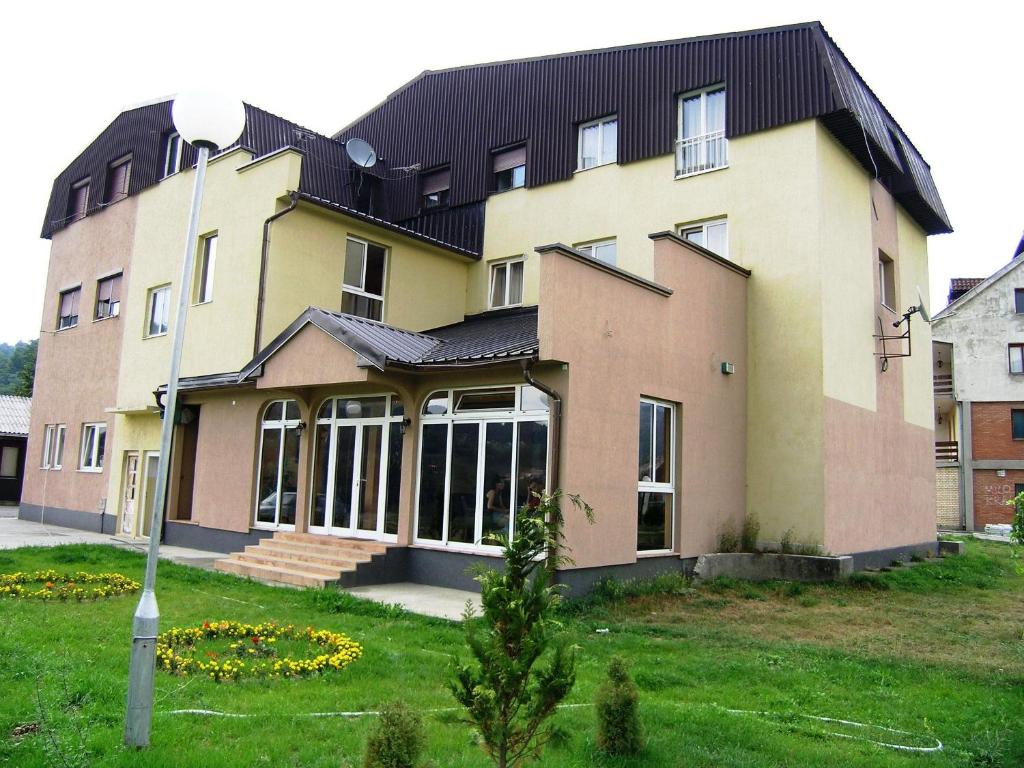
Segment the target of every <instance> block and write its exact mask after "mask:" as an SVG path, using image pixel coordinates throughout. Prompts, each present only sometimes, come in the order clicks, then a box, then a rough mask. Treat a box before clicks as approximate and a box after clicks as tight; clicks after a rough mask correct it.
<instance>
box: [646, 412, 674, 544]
mask: <svg viewBox="0 0 1024 768" xmlns="http://www.w3.org/2000/svg"><path fill="white" fill-rule="evenodd" d="M674 422H675V408H674V406H672V405H669V404H668V403H662V402H658V401H657V400H647V399H641V400H640V456H639V468H638V472H637V477H638V485H637V491H638V502H637V530H636V548H637V551H638V552H650V551H658V550H670V549H672V519H673V510H674V508H675V507H674V503H673V502H674V499H675V458H674V457H675V424H674Z"/></svg>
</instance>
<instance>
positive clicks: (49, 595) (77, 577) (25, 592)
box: [0, 569, 141, 601]
mask: <svg viewBox="0 0 1024 768" xmlns="http://www.w3.org/2000/svg"><path fill="white" fill-rule="evenodd" d="M140 586H141V585H140V584H139V582H137V581H132V580H131V579H129V578H128V577H127V576H122V575H121V574H120V573H85V572H84V571H78V572H77V573H58V572H57V571H54V570H52V569H51V570H48V571H34V572H32V573H23V572H21V571H19V572H18V573H3V574H0V597H18V598H21V599H23V600H61V601H65V600H77V601H82V600H96V599H97V598H100V597H115V596H117V595H126V594H129V593H131V592H138V591H139V587H140Z"/></svg>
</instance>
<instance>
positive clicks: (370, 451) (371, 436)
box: [356, 424, 384, 531]
mask: <svg viewBox="0 0 1024 768" xmlns="http://www.w3.org/2000/svg"><path fill="white" fill-rule="evenodd" d="M383 439H384V427H383V426H382V425H380V424H367V425H366V426H364V427H363V452H362V457H361V459H360V462H359V485H358V486H357V488H356V504H357V505H358V506H357V507H356V520H357V521H358V526H359V529H360V530H362V531H376V530H377V500H378V496H379V493H380V460H381V450H382V449H383V445H382V444H381V443H382V441H383Z"/></svg>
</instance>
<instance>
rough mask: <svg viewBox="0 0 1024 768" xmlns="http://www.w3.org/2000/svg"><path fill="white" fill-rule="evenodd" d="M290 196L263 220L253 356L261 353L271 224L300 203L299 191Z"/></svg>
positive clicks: (291, 193) (289, 194)
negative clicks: (285, 202) (279, 208)
mask: <svg viewBox="0 0 1024 768" xmlns="http://www.w3.org/2000/svg"><path fill="white" fill-rule="evenodd" d="M288 196H289V197H290V198H291V202H290V203H289V204H288V207H287V208H284V209H282V210H280V211H278V212H277V213H275V214H272V215H270V216H268V217H267V220H266V221H264V222H263V247H262V249H261V251H260V286H259V292H258V294H257V296H256V333H255V336H254V338H253V340H252V356H253V357H254V358H255V357H256V356H257V355H258V354H259V353H260V337H261V336H262V335H263V304H264V302H265V299H266V292H267V259H268V258H269V257H270V225H271V224H272V223H273V222H274V221H276V220H277V219H280V218H281V217H282V216H284V215H285V214H286V213H291V212H292V211H294V210H295V206H297V205H298V204H299V193H298V192H289V193H288Z"/></svg>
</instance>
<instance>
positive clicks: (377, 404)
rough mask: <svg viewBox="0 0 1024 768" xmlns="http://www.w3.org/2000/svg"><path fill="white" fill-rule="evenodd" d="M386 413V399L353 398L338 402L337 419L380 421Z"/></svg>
mask: <svg viewBox="0 0 1024 768" xmlns="http://www.w3.org/2000/svg"><path fill="white" fill-rule="evenodd" d="M386 412H387V398H386V397H353V398H351V399H348V400H338V415H337V417H338V418H339V419H381V418H384V416H385V415H386Z"/></svg>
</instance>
